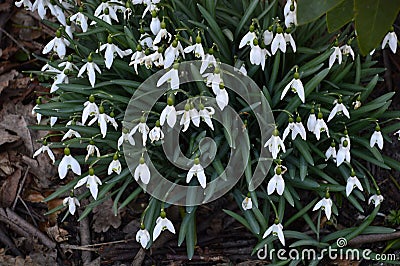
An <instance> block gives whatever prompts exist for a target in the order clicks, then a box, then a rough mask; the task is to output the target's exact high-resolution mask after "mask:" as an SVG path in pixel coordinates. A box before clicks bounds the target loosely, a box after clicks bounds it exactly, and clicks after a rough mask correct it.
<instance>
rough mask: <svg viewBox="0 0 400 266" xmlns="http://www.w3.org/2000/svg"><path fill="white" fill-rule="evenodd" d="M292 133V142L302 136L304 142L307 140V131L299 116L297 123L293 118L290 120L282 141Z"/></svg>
mask: <svg viewBox="0 0 400 266" xmlns="http://www.w3.org/2000/svg"><path fill="white" fill-rule="evenodd" d="M290 132H292V140H294V139H295V138H296V137H297V135H300V136H301V138H302V139H303V140H306V129H305V128H304V126H303V124H302V123H301V118H300V117H299V116H298V117H297V119H296V123H295V122H294V120H293V118H291V117H290V118H289V124H288V126H287V127H286V128H285V131H283V136H282V140H285V139H286V137H287V136H288V135H289V133H290Z"/></svg>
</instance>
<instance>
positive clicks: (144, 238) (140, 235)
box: [136, 224, 150, 248]
mask: <svg viewBox="0 0 400 266" xmlns="http://www.w3.org/2000/svg"><path fill="white" fill-rule="evenodd" d="M136 241H137V242H138V243H140V245H141V246H142V248H146V247H147V244H148V243H149V242H150V233H149V231H147V229H145V228H144V225H143V224H142V225H141V227H140V230H139V231H138V232H137V233H136Z"/></svg>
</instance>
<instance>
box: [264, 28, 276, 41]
mask: <svg viewBox="0 0 400 266" xmlns="http://www.w3.org/2000/svg"><path fill="white" fill-rule="evenodd" d="M273 39H274V33H273V32H272V27H271V29H268V30H266V31H264V33H263V41H264V44H265V45H270V44H271V43H272V40H273Z"/></svg>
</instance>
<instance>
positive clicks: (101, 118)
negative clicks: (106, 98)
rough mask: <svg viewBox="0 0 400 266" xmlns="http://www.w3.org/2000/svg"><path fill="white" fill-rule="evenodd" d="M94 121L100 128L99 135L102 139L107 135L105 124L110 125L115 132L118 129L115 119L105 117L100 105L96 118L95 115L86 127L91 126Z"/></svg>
mask: <svg viewBox="0 0 400 266" xmlns="http://www.w3.org/2000/svg"><path fill="white" fill-rule="evenodd" d="M96 120H97V124H98V125H99V127H100V133H101V135H102V137H103V139H104V138H105V137H106V135H107V124H108V123H111V124H112V125H113V127H114V129H115V130H117V128H118V124H117V122H116V121H115V119H114V118H113V117H111V116H109V115H107V114H106V113H104V107H103V106H102V105H100V107H99V114H98V115H97V116H96V115H95V116H94V117H93V118H92V120H90V122H89V123H88V125H89V126H91V125H93V124H94V122H96Z"/></svg>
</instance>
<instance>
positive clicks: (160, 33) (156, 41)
mask: <svg viewBox="0 0 400 266" xmlns="http://www.w3.org/2000/svg"><path fill="white" fill-rule="evenodd" d="M165 27H166V25H165V22H161V24H160V30H159V31H158V33H157V35H156V37H155V38H154V41H153V45H156V44H159V43H160V42H161V39H166V40H167V42H170V41H171V37H172V35H171V33H169V32H168V31H167V29H166V28H165Z"/></svg>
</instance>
